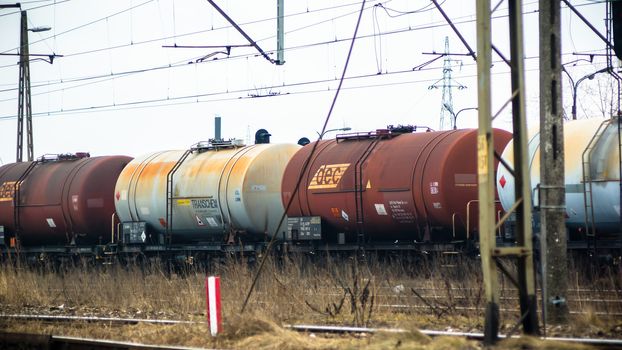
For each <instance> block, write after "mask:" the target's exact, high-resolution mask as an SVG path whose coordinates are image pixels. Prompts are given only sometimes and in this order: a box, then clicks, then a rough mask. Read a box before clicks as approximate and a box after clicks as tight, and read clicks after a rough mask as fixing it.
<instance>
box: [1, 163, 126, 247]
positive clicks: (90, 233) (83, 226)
mask: <svg viewBox="0 0 622 350" xmlns="http://www.w3.org/2000/svg"><path fill="white" fill-rule="evenodd" d="M131 159H132V158H130V157H126V156H105V157H90V156H89V155H88V153H77V154H65V155H48V156H43V157H41V158H40V159H39V160H37V161H35V162H22V163H12V164H6V165H4V166H2V167H0V226H1V227H3V230H4V244H6V245H7V246H16V245H20V246H33V245H36V246H44V245H52V246H54V245H70V244H73V245H79V244H105V243H107V242H110V240H111V230H112V226H113V224H112V223H111V222H112V220H113V215H114V213H115V208H114V196H113V194H114V186H115V183H116V180H117V177H118V175H119V173H121V170H122V169H123V167H125V165H126V164H127V163H129V162H130V160H131Z"/></svg>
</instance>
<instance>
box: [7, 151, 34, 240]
mask: <svg viewBox="0 0 622 350" xmlns="http://www.w3.org/2000/svg"><path fill="white" fill-rule="evenodd" d="M37 164H39V161H34V162H32V163H30V165H29V166H28V168H26V171H24V173H23V174H22V175H21V176H20V177H19V178H18V179H17V181H15V189H14V192H13V222H14V223H15V240H16V242H15V245H16V248H18V246H19V231H20V227H21V224H20V215H19V208H20V207H21V205H20V199H21V196H20V188H21V186H22V183H23V182H24V180H26V178H27V177H28V175H29V174H30V173H31V172H32V171H33V169H34V168H35V166H37Z"/></svg>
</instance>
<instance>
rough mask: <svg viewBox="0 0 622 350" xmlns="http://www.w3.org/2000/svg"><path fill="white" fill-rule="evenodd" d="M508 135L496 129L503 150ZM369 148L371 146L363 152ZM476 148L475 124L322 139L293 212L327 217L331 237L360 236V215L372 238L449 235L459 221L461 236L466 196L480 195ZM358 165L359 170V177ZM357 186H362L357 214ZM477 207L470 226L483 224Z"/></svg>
mask: <svg viewBox="0 0 622 350" xmlns="http://www.w3.org/2000/svg"><path fill="white" fill-rule="evenodd" d="M510 137H511V135H510V134H509V133H508V132H505V131H501V130H496V131H495V140H496V147H497V149H498V151H501V150H502V149H503V147H504V146H505V144H506V143H507V142H508V141H509V139H510ZM311 148H312V144H311V145H307V146H306V147H304V148H303V149H302V150H301V151H300V152H298V153H297V154H296V155H295V156H294V158H293V159H292V161H291V162H290V163H289V164H288V166H287V168H286V170H285V175H284V182H283V202H284V203H287V201H288V200H289V198H290V197H291V193H292V190H293V188H294V186H295V182H296V180H297V176H298V175H299V174H300V171H301V168H302V165H303V163H304V160H305V159H306V158H307V157H308V156H309V152H310V150H311ZM368 149H371V150H372V151H371V152H370V153H369V155H368V156H365V154H366V150H368ZM476 152H477V149H476V130H456V131H444V132H429V133H413V134H403V135H399V136H396V137H393V138H390V139H382V140H376V139H373V138H370V139H355V140H354V139H353V140H339V141H336V140H330V141H329V140H325V141H321V144H320V145H319V146H318V148H317V150H316V153H315V154H314V156H313V159H312V160H311V162H310V165H309V167H308V169H307V172H306V173H305V174H304V175H303V180H302V182H301V185H300V188H299V192H298V193H297V195H296V198H294V202H293V205H292V207H291V208H290V210H289V211H288V213H287V214H288V215H289V216H311V215H318V216H321V217H322V218H323V220H324V222H325V228H324V231H325V233H326V232H327V231H328V232H330V234H329V236H328V239H329V240H330V239H333V240H334V239H336V238H335V234H336V233H337V232H344V233H345V234H346V237H347V239H349V240H352V239H354V235H355V234H356V232H357V231H356V230H357V220H358V221H359V222H362V223H363V225H362V226H363V229H364V231H365V232H364V233H365V235H367V237H369V238H371V239H377V240H385V241H386V240H417V241H421V240H424V239H425V240H428V239H429V240H441V239H447V238H450V237H447V235H453V232H452V227H453V223H455V226H456V238H463V237H464V235H465V232H466V222H467V220H466V210H467V209H466V207H467V203H468V202H469V201H472V200H476V199H477V161H476ZM355 172H358V173H359V174H361V175H360V176H361V181H360V182H359V183H355ZM356 176H358V175H356ZM355 189H358V190H360V191H362V206H361V207H360V209H359V210H358V213H357V205H356V191H355ZM473 209H475V208H472V213H471V217H472V218H473V220H472V221H471V222H470V223H469V226H471V227H472V228H474V227H476V226H477V220H476V219H475V218H477V212H476V210H473Z"/></svg>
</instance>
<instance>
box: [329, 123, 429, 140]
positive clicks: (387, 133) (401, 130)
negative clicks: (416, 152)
mask: <svg viewBox="0 0 622 350" xmlns="http://www.w3.org/2000/svg"><path fill="white" fill-rule="evenodd" d="M417 128H419V129H425V131H426V132H431V131H434V129H432V128H430V127H429V126H417V125H397V126H393V125H388V126H387V128H386V129H376V130H375V131H367V132H352V133H347V134H337V136H335V139H336V140H337V142H339V140H362V139H371V138H392V137H395V136H398V135H402V134H410V133H413V132H416V131H417Z"/></svg>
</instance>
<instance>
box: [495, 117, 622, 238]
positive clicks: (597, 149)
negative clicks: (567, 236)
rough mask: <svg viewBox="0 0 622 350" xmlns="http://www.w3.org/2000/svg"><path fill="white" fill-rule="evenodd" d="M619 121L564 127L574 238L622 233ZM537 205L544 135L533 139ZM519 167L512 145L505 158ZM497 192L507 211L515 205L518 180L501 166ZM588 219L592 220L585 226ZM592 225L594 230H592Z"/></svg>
mask: <svg viewBox="0 0 622 350" xmlns="http://www.w3.org/2000/svg"><path fill="white" fill-rule="evenodd" d="M618 133H619V131H618V123H617V119H603V118H593V119H585V120H576V121H569V122H566V123H564V157H565V163H566V164H565V166H564V171H565V188H566V223H567V226H568V229H569V230H570V233H571V234H572V235H576V234H579V235H582V234H583V233H585V232H586V229H587V228H586V222H587V224H588V227H589V230H590V232H592V228H593V229H594V230H595V232H596V233H597V234H599V235H606V234H609V233H614V232H619V231H620V153H619V152H620V141H619V136H618ZM528 149H529V152H528V153H529V158H528V159H529V169H530V173H531V187H532V196H533V198H532V200H533V201H534V204H535V205H538V189H537V188H538V185H539V184H540V133H539V130H537V132H535V133H534V132H532V133H530V136H529V146H528ZM501 157H502V158H503V159H504V160H505V161H506V162H508V163H509V164H511V165H512V167H513V164H514V153H513V142H510V143H509V144H508V145H507V146H506V148H505V150H504V151H503V154H502V156H501ZM497 191H498V193H499V199H500V200H501V204H502V206H503V208H504V209H505V210H508V209H509V208H510V207H511V206H512V204H514V178H513V176H512V175H511V174H510V173H509V172H508V171H507V169H505V167H504V166H503V165H501V164H499V166H498V169H497ZM586 213H587V220H586ZM592 224H593V226H592Z"/></svg>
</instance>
